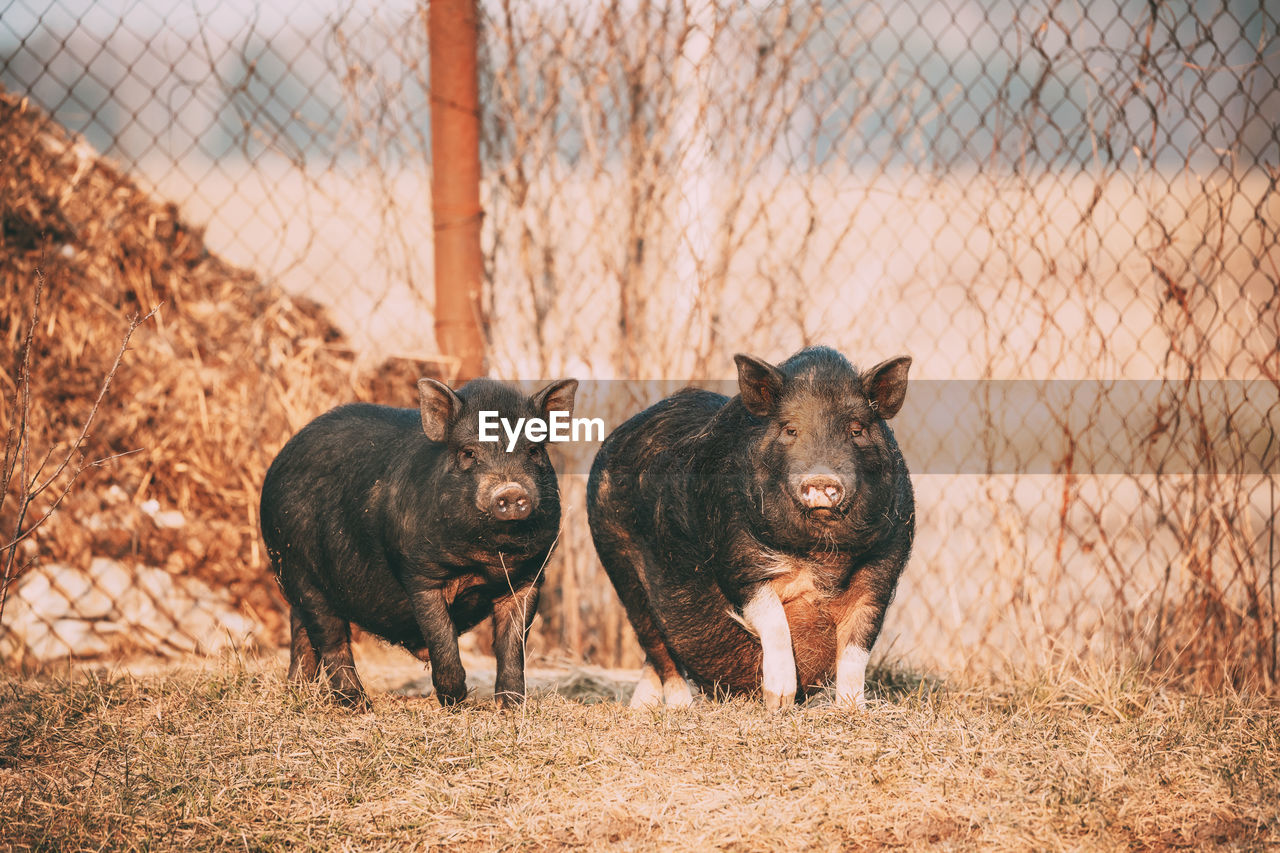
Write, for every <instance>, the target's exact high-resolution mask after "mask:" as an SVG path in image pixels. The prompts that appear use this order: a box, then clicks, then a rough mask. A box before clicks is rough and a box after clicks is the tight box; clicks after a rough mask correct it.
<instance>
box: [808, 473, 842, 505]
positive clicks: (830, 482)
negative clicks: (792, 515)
mask: <svg viewBox="0 0 1280 853" xmlns="http://www.w3.org/2000/svg"><path fill="white" fill-rule="evenodd" d="M797 488H798V491H799V493H800V503H802V504H804V505H805V506H806V507H808V508H809V509H835V508H836V507H838V506H840V504H841V503H842V502H843V501H844V495H845V488H844V483H842V482H840V478H839V477H836V476H834V475H831V474H810V475H808V476H807V477H804V478H802V479H801V480H800V482H799V484H798V486H797Z"/></svg>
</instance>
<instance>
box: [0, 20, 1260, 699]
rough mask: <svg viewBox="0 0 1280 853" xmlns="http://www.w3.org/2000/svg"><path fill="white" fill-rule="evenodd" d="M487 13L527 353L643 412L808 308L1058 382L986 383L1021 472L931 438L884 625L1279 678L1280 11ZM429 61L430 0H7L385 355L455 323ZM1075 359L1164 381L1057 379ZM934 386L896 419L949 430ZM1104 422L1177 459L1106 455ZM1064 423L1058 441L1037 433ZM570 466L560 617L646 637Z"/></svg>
mask: <svg viewBox="0 0 1280 853" xmlns="http://www.w3.org/2000/svg"><path fill="white" fill-rule="evenodd" d="M479 10H480V16H481V24H482V36H481V45H480V48H481V55H482V64H481V92H482V102H483V106H482V113H483V115H482V121H483V128H484V138H483V141H482V149H483V150H482V157H483V164H484V170H485V175H486V177H485V181H484V186H483V193H484V202H485V209H486V219H485V230H484V235H483V239H484V246H485V253H486V260H487V284H486V294H485V298H486V303H487V304H486V309H487V315H488V329H487V333H488V339H489V347H490V362H491V365H492V368H493V372H494V374H495V375H497V376H501V377H507V378H514V377H523V378H533V377H552V376H556V375H576V376H579V377H583V378H586V377H590V378H594V379H611V380H621V381H620V382H618V383H615V384H614V385H613V386H611V388H612V390H610V391H608V392H604V391H601V392H600V397H599V399H596V400H594V401H592V400H591V399H589V398H588V399H584V400H581V401H580V406H587V407H589V406H594V407H595V411H593V412H592V414H601V415H603V416H605V417H606V420H607V422H608V423H610V424H617V423H620V422H621V420H622V419H623V418H625V417H626V416H627V415H629V414H631V413H633V412H634V411H636V410H638V408H639V407H640V406H641V405H642V404H644V403H645V402H649V401H650V399H651V398H650V397H649V396H648V395H647V391H646V389H648V388H650V387H651V386H648V385H645V384H642V383H638V382H634V381H632V380H650V379H653V380H658V379H661V380H678V381H685V380H696V379H724V378H728V377H730V376H732V356H733V354H734V353H736V352H743V351H745V352H752V353H755V354H758V355H761V356H764V357H766V358H770V359H771V360H775V361H777V360H781V359H782V358H784V357H785V356H786V355H789V354H790V353H792V352H794V351H795V350H797V349H798V348H800V347H801V346H804V345H807V344H812V343H826V344H830V345H832V346H835V347H836V348H838V349H840V350H842V351H844V352H845V353H847V354H848V355H849V356H850V357H851V358H853V359H854V360H855V361H860V362H862V363H864V364H869V363H872V362H874V361H878V360H879V359H881V358H884V357H888V356H891V355H894V354H898V353H909V354H911V355H912V356H913V357H914V359H915V364H914V367H913V370H912V378H913V381H920V380H936V381H938V382H939V383H942V382H950V381H969V380H981V381H1013V382H1022V383H1027V385H1026V386H1024V387H1031V388H1033V389H1035V391H1036V394H1037V395H1039V396H1038V397H1037V399H1038V400H1039V401H1040V402H1041V403H1042V404H1043V408H1044V410H1045V411H1048V412H1050V415H1049V416H1048V420H1047V421H1044V422H1039V421H1037V422H1031V421H1025V422H1022V423H1013V424H1009V423H1008V421H1009V420H1010V415H1009V410H1008V409H1004V410H1001V409H1000V408H999V404H998V403H994V402H991V401H990V400H989V399H988V402H987V405H986V407H985V408H980V409H979V413H980V415H981V416H982V418H985V420H983V422H982V425H983V426H985V427H987V431H986V433H984V432H983V431H982V430H981V429H980V430H978V431H977V433H976V435H977V436H978V437H977V438H976V439H975V443H976V444H977V445H978V450H977V451H975V452H977V453H978V454H979V455H980V456H981V455H982V453H984V452H985V453H986V454H987V457H985V458H987V462H988V464H987V465H986V467H985V468H980V470H978V471H977V472H976V473H973V472H961V471H960V470H959V469H956V468H949V467H948V465H947V464H946V463H945V462H937V461H936V460H932V459H928V458H925V459H919V460H916V459H912V458H910V457H909V458H908V462H909V463H912V464H913V465H915V468H916V470H917V472H918V473H917V476H916V478H915V483H916V489H917V492H918V500H917V503H918V511H919V518H918V530H919V534H918V540H917V546H916V549H915V554H914V556H913V558H912V562H911V564H910V565H909V567H908V570H907V573H906V575H905V576H904V578H903V582H902V586H901V587H900V590H899V594H898V601H897V603H896V604H895V606H894V608H892V609H891V610H890V614H889V619H888V623H887V625H886V635H885V637H884V639H882V641H881V643H882V646H881V648H883V649H887V650H888V654H890V655H892V656H895V657H899V658H902V659H905V660H907V661H910V662H912V663H917V664H920V665H923V666H937V667H944V668H952V667H957V666H966V665H967V666H981V667H988V666H993V665H996V664H998V663H1000V662H1002V661H1005V660H1010V659H1012V660H1026V659H1031V660H1037V659H1043V658H1044V657H1045V656H1048V655H1052V654H1055V653H1058V652H1064V651H1065V652H1072V653H1076V652H1095V653H1109V652H1114V651H1128V652H1132V653H1135V654H1137V655H1139V656H1140V657H1142V658H1143V659H1145V660H1148V661H1151V662H1154V663H1155V664H1157V665H1159V666H1162V667H1168V668H1171V669H1174V670H1178V671H1188V672H1197V673H1202V674H1204V676H1205V677H1206V678H1208V679H1210V680H1217V679H1221V678H1223V677H1228V678H1231V679H1234V680H1236V681H1251V682H1256V683H1263V684H1267V685H1273V684H1274V683H1275V681H1276V678H1277V676H1278V675H1280V672H1278V671H1277V635H1278V632H1280V617H1278V616H1277V609H1276V601H1275V593H1276V589H1275V587H1276V577H1275V575H1276V568H1277V562H1278V561H1280V558H1278V557H1277V554H1276V542H1275V518H1276V504H1275V492H1276V485H1277V484H1276V476H1277V475H1276V470H1277V468H1276V466H1277V463H1276V459H1277V446H1276V441H1275V432H1276V430H1275V427H1276V421H1277V415H1278V411H1280V410H1278V409H1277V404H1276V394H1277V389H1280V349H1278V344H1277V341H1278V340H1280V290H1278V281H1280V267H1278V263H1280V245H1278V240H1277V229H1278V228H1280V196H1278V195H1277V186H1276V184H1277V178H1278V176H1280V172H1278V171H1277V170H1278V169H1280V122H1278V121H1277V118H1276V117H1277V116H1280V80H1278V77H1280V47H1277V46H1276V45H1275V40H1276V38H1277V36H1278V35H1280V14H1277V11H1276V10H1275V9H1268V8H1267V7H1266V6H1265V4H1259V3H1245V2H1221V3H1190V4H1184V3H1168V2H1158V1H1157V0H1150V2H1147V1H1146V0H1144V2H1131V0H1118V2H1114V3H1091V4H1062V3H1057V2H1033V3H1021V2H999V1H998V0H997V1H996V2H983V3H978V2H965V1H964V0H905V2H895V3H878V2H877V3H857V4H853V3H820V2H794V3H788V2H782V3H769V4H762V3H751V4H741V3H729V2H721V0H705V2H703V1H702V0H693V2H689V3H678V2H667V0H634V2H626V3H623V2H612V3H604V4H596V3H566V4H550V3H539V2H536V0H487V2H481V3H480V5H479ZM426 68H427V33H426V25H425V9H424V8H423V7H422V6H417V5H412V4H390V5H388V4H381V5H378V6H377V7H373V6H372V5H368V6H366V5H362V4H361V5H357V4H351V5H335V6H330V7H328V8H324V7H322V6H318V5H315V4H298V5H297V6H296V7H288V6H286V5H279V6H275V7H272V8H270V9H268V8H266V7H262V8H257V7H253V6H236V5H234V4H231V5H224V4H202V3H194V4H191V5H186V4H176V5H173V6H163V5H148V4H147V3H146V2H141V3H130V4H123V3H122V4H119V5H113V4H110V3H106V4H104V3H96V4H87V5H83V6H82V5H80V4H72V3H62V2H58V3H52V4H35V3H34V2H32V0H11V2H9V3H8V5H7V6H5V7H3V14H0V82H2V83H3V85H4V86H5V87H6V88H7V89H8V90H9V91H11V92H15V93H18V94H23V95H27V96H29V97H30V98H31V99H32V100H33V101H35V102H37V103H39V104H40V105H42V106H43V107H44V108H45V109H47V110H48V111H49V112H50V113H51V114H52V115H53V117H54V118H55V119H56V120H57V121H58V122H60V123H61V124H63V125H65V126H67V127H69V128H70V129H72V130H74V131H77V132H80V133H83V134H84V135H85V137H86V138H87V139H88V141H89V142H90V143H91V144H92V145H93V146H94V147H95V148H97V149H98V150H100V151H102V152H104V153H105V154H106V155H108V156H109V157H111V158H113V159H114V160H116V161H117V162H119V163H122V164H123V165H124V166H125V167H126V168H127V169H128V171H129V172H130V173H131V174H132V175H134V176H136V177H137V178H138V179H140V180H142V181H144V182H145V183H146V184H147V185H149V186H150V187H152V188H154V191H155V192H156V193H157V194H158V195H160V196H162V197H164V198H167V199H171V200H173V201H175V202H176V203H177V204H178V205H179V206H180V209H181V210H182V212H183V214H184V215H185V216H186V217H187V218H189V219H190V220H192V221H195V222H199V223H205V224H206V225H207V231H206V235H205V238H206V240H207V243H208V245H209V246H210V248H211V249H212V250H213V251H215V252H217V253H220V254H221V255H223V256H224V257H226V258H228V259H229V260H231V261H232V262H233V263H235V264H237V265H240V266H243V267H246V268H248V269H251V270H253V271H255V272H257V273H258V274H259V275H261V276H262V277H263V278H265V279H266V280H268V281H271V282H277V283H279V284H281V285H282V286H284V287H285V288H286V289H287V290H289V291H292V292H295V293H304V294H308V295H310V296H312V297H314V298H316V299H318V300H319V301H321V302H323V303H325V304H327V305H329V306H330V307H331V309H332V311H333V315H334V316H335V318H336V319H337V321H338V323H339V325H341V326H342V327H343V329H344V330H345V331H346V332H347V334H348V335H349V336H350V339H351V341H352V344H351V345H352V347H353V348H354V350H355V351H356V352H357V353H359V354H360V357H361V358H365V359H369V360H373V359H376V358H377V357H380V356H384V355H387V354H391V353H400V354H407V355H410V356H414V357H419V358H422V357H428V356H430V355H431V354H433V352H434V350H435V345H434V342H433V341H432V338H431V328H432V323H431V311H432V304H431V303H432V298H431V295H430V294H431V287H432V282H431V236H432V228H431V216H430V190H429V177H430V176H429V163H430V152H429V146H428V138H429V134H428V130H427V129H428V126H429V124H428V108H429V98H428V88H429V80H428V79H427V72H426ZM1063 380H1071V381H1079V380H1089V381H1094V382H1096V383H1097V387H1098V388H1102V389H1104V390H1105V389H1110V388H1113V387H1116V386H1117V384H1119V385H1123V384H1124V383H1135V382H1137V383H1146V386H1144V387H1148V386H1149V387H1150V388H1153V389H1154V391H1153V396H1152V399H1153V402H1152V404H1151V405H1150V406H1149V407H1146V408H1138V409H1133V410H1127V409H1122V408H1119V403H1118V402H1117V400H1116V399H1113V398H1112V397H1109V396H1108V395H1107V394H1106V393H1102V394H1084V395H1083V397H1082V399H1084V400H1085V402H1081V400H1077V399H1075V398H1072V397H1070V396H1068V398H1067V399H1065V400H1064V399H1059V398H1057V397H1054V394H1055V393H1058V392H1059V391H1060V390H1061V386H1055V385H1054V383H1055V382H1060V381H1063ZM922 387H926V388H927V383H926V384H925V386H922ZM1055 387H1056V388H1057V389H1058V390H1057V391H1055ZM619 389H622V390H619ZM909 397H910V395H909ZM923 397H924V398H925V399H927V398H928V394H924V395H923ZM386 402H394V401H391V400H388V401H386ZM400 402H401V403H402V404H404V403H406V402H407V401H404V400H402V401H400ZM937 409H938V407H937V406H935V407H934V410H932V411H930V410H929V409H928V407H927V406H926V405H924V404H920V405H919V406H918V407H917V408H916V409H914V410H911V411H910V412H907V411H904V413H903V415H902V416H900V418H902V417H907V416H911V417H916V418H918V419H919V421H920V423H923V424H926V425H928V426H929V427H930V428H931V429H934V430H935V431H936V432H939V433H945V432H946V431H947V430H949V429H952V428H954V427H955V426H956V424H955V421H954V417H953V415H952V414H951V413H948V412H947V411H945V410H943V411H938V410H937ZM315 414H318V412H316V413H315ZM1104 426H1105V427H1106V428H1107V429H1112V430H1116V431H1118V432H1121V433H1124V434H1125V439H1124V441H1127V442H1128V443H1129V444H1131V445H1133V446H1136V447H1140V448H1144V449H1145V451H1144V455H1139V456H1135V455H1132V454H1131V455H1128V456H1125V457H1124V458H1123V460H1121V462H1119V463H1116V462H1115V461H1114V460H1113V459H1108V458H1106V447H1102V448H1101V449H1100V448H1099V446H1098V445H1097V443H1096V442H1092V443H1091V442H1090V441H1089V437H1090V436H1091V435H1092V434H1093V433H1095V432H1096V431H1098V430H1100V429H1102V428H1103V427H1104ZM1018 429H1021V430H1023V432H1024V433H1025V435H1024V436H1023V438H1022V439H1021V440H1022V441H1023V444H1022V445H1020V446H1019V447H1012V449H1010V447H1005V448H1003V449H997V450H992V449H991V448H990V447H986V449H985V450H984V449H983V446H984V445H983V441H984V439H983V435H987V436H988V438H990V436H991V435H1005V436H1007V435H1009V434H1010V431H1011V430H1013V431H1016V430H1018ZM926 431H927V430H926ZM1171 439H1172V440H1176V442H1177V443H1178V448H1180V449H1179V450H1178V453H1180V454H1181V455H1180V456H1179V457H1178V458H1177V460H1176V461H1174V462H1172V463H1171V462H1170V457H1169V455H1168V451H1167V449H1166V450H1161V448H1162V447H1164V445H1161V444H1160V442H1161V441H1166V440H1171ZM279 440H280V441H282V440H283V436H282V437H280V439H279ZM1006 444H1007V442H1006ZM1041 444H1045V445H1049V444H1052V446H1053V448H1054V450H1053V452H1052V454H1051V456H1052V464H1051V465H1049V466H1048V467H1047V468H1044V469H1042V470H1033V469H1028V468H1027V467H1026V466H1023V465H1020V464H1018V463H1017V461H1016V458H1020V457H1018V454H1019V453H1020V452H1024V451H1025V452H1026V453H1027V454H1032V455H1034V453H1036V452H1038V451H1039V449H1040V445H1041ZM1224 444H1225V445H1226V447H1225V449H1224V446H1223V445H1224ZM1162 453H1163V454H1164V455H1161V454H1162ZM1011 459H1013V460H1014V461H1010V460H1011ZM567 470H568V473H567V475H566V476H565V477H564V478H563V486H564V490H565V492H566V500H565V506H566V516H565V523H564V533H563V535H562V540H561V544H560V548H559V550H558V552H557V557H556V558H555V562H554V564H553V565H552V566H551V567H550V574H551V577H550V585H549V588H548V591H547V594H545V595H544V604H543V616H544V619H543V621H542V622H541V623H540V625H539V627H538V629H537V630H538V631H539V632H540V635H541V638H542V642H543V644H544V646H545V648H547V649H549V650H560V651H561V652H563V653H564V654H566V655H568V656H569V657H572V658H578V659H586V660H590V661H593V662H597V663H603V664H619V663H622V664H634V663H637V662H638V659H639V657H638V655H639V653H638V649H637V647H636V646H635V643H634V642H633V641H632V640H631V639H630V638H629V629H628V628H627V627H626V619H625V616H624V615H623V613H622V611H621V609H620V607H619V606H618V604H617V602H616V599H615V597H614V595H613V592H612V590H611V588H610V586H609V583H608V581H607V578H606V577H605V575H604V574H603V571H602V570H601V568H600V567H599V565H598V563H597V562H596V559H595V555H594V552H593V550H592V547H591V544H590V540H589V537H588V535H587V533H586V524H585V512H584V509H583V504H584V488H585V482H584V481H585V477H583V476H582V474H583V473H584V471H585V469H584V468H583V467H582V465H581V463H580V462H579V463H578V464H576V467H575V464H574V463H572V462H571V463H569V465H568V469H567ZM244 571H245V572H258V573H262V572H264V571H265V569H264V567H263V566H262V565H261V563H260V561H259V562H258V563H256V564H255V563H253V562H252V561H250V562H249V564H247V565H246V566H245V567H244ZM31 577H35V575H34V574H33V575H31ZM35 582H36V581H32V580H29V579H28V580H27V583H35ZM18 594H19V595H21V594H22V591H21V588H19V590H18ZM6 621H10V619H9V617H7V618H6ZM72 651H74V649H72Z"/></svg>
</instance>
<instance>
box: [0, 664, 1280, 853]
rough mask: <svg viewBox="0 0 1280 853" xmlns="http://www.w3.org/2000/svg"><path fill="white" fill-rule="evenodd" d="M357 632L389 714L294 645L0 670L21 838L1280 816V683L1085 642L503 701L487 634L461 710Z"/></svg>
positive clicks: (993, 843)
mask: <svg viewBox="0 0 1280 853" xmlns="http://www.w3.org/2000/svg"><path fill="white" fill-rule="evenodd" d="M359 652H360V656H359V658H358V660H359V664H360V666H361V668H362V671H363V673H364V675H365V683H366V685H367V686H368V687H369V688H370V690H371V693H372V695H373V703H374V709H375V710H374V712H373V713H371V714H358V713H352V712H349V711H345V710H341V709H338V708H335V707H333V706H331V705H330V704H328V703H327V702H326V701H324V696H323V694H322V693H321V692H320V691H319V690H316V689H310V688H296V687H291V686H289V685H287V684H286V683H285V681H284V678H283V674H284V668H285V663H286V662H285V660H284V659H283V658H282V657H281V656H280V655H279V654H268V655H264V656H261V657H244V656H236V655H232V656H230V657H226V658H222V659H218V660H205V661H193V662H187V663H183V664H177V665H174V664H167V665H163V666H156V667H151V668H150V669H148V668H144V667H134V668H132V669H122V668H120V667H114V668H110V669H106V670H97V671H95V670H94V669H92V668H89V669H79V670H77V671H75V672H73V673H70V674H63V675H61V676H58V675H48V674H46V675H43V676H39V677H32V676H20V675H16V674H9V675H7V676H0V802H3V803H5V805H4V807H3V811H4V819H3V821H0V847H5V848H13V849H28V848H46V849H47V848H53V849H80V848H94V849H98V848H114V849H121V848H123V849H131V848H139V849H142V848H150V849H156V848H163V849H167V848H178V847H183V848H185V847H191V846H195V847H202V848H215V847H217V848H221V847H235V848H237V849H285V848H289V849H294V848H304V849H305V848H315V849H332V848H339V849H344V848H359V849H396V850H399V849H406V848H410V849H413V848H447V849H451V850H453V849H463V850H466V849H477V850H480V849H483V850H490V849H509V848H520V849H535V848H537V849H543V848H565V847H570V848H573V847H582V848H603V847H610V848H612V847H620V848H622V849H639V850H657V849H662V850H669V849H673V850H706V849H735V850H773V849H815V848H816V849H851V848H860V847H884V846H906V847H931V848H932V847H938V846H941V847H943V848H964V849H972V848H982V849H992V848H995V849H1000V848H1006V849H1019V850H1022V849H1028V848H1034V849H1051V848H1072V849H1078V848H1086V849H1096V848H1119V847H1124V848H1133V847H1156V848H1161V849H1167V848H1175V847H1193V848H1202V847H1206V846H1214V847H1227V848H1232V849H1236V848H1245V849H1250V848H1260V847H1266V846H1270V845H1275V844H1277V843H1280V706H1278V705H1277V703H1276V702H1275V700H1274V699H1267V698H1264V697H1250V696H1241V695H1235V694H1230V695H1213V696H1208V695H1194V694H1187V693H1182V692H1179V691H1177V690H1175V689H1174V688H1172V687H1168V686H1166V685H1162V684H1160V683H1159V682H1158V681H1155V680H1153V679H1152V678H1151V677H1150V676H1139V675H1136V674H1134V673H1131V672H1126V671H1123V670H1110V669H1097V668H1088V667H1081V666H1074V667H1063V668H1062V669H1061V670H1056V671H1052V672H1050V671H1039V672H1036V673H1031V674H1022V675H1009V676H1005V677H1002V678H995V679H981V680H974V679H963V678H953V679H939V678H931V677H924V676H921V675H919V674H914V673H910V672H907V671H904V670H902V669H900V668H894V667H881V668H879V669H875V670H873V672H872V678H871V682H870V685H871V693H872V697H873V701H872V703H871V706H870V708H869V709H868V710H867V711H865V712H860V713H858V712H852V713H851V712H848V711H845V710H841V709H838V708H836V707H835V706H833V705H832V704H831V703H830V700H829V698H828V697H822V696H819V697H816V698H815V699H813V700H811V701H810V702H809V703H807V704H806V705H804V706H801V707H799V708H797V709H794V710H792V711H788V712H784V713H781V714H770V713H767V712H766V711H765V710H764V708H763V707H762V706H761V704H760V703H759V702H758V701H750V700H734V701H730V702H711V701H706V700H700V701H698V702H697V703H695V704H694V705H693V706H692V707H690V708H686V709H672V710H665V711H662V710H658V711H632V710H630V709H629V708H628V707H627V706H626V704H625V699H626V697H627V696H628V694H629V691H630V681H631V679H632V678H634V673H627V672H616V671H615V672H609V671H602V670H589V669H582V668H572V667H545V666H539V667H538V668H536V669H535V670H534V671H533V672H532V677H531V684H532V685H533V689H532V691H531V697H530V700H529V702H528V703H527V704H526V705H525V707H524V708H523V709H521V710H518V711H502V710H499V709H498V708H497V707H496V706H495V705H494V703H493V702H492V701H491V699H489V698H486V697H485V695H484V694H485V681H486V678H487V679H489V680H490V683H491V678H492V673H491V671H490V672H488V673H486V672H484V669H485V664H486V661H485V660H484V659H482V658H471V659H469V661H468V664H469V670H470V671H471V674H472V676H473V683H474V685H475V687H476V690H475V694H476V695H475V696H474V697H473V698H471V699H468V700H467V702H466V703H464V704H463V705H462V706H461V707H460V708H458V709H456V710H443V709H441V708H440V707H439V706H438V704H437V703H436V702H435V700H434V698H432V697H430V696H424V695H422V694H423V692H424V691H425V690H426V689H427V685H428V681H427V680H426V679H425V678H424V673H423V670H422V668H421V665H419V664H417V663H416V662H415V661H413V659H412V658H410V657H409V656H408V655H407V654H404V653H401V652H398V651H396V650H390V649H384V648H381V647H377V646H374V645H372V644H368V643H366V644H364V645H363V646H361V647H360V649H359ZM488 664H489V666H491V665H492V662H491V661H488ZM490 689H491V688H490Z"/></svg>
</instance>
